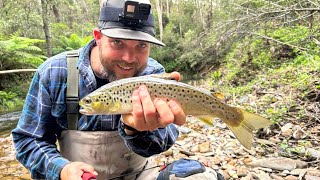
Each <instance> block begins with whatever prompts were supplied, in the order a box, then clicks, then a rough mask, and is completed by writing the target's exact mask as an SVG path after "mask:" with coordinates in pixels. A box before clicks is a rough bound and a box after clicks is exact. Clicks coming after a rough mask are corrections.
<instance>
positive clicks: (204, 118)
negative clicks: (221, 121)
mask: <svg viewBox="0 0 320 180" xmlns="http://www.w3.org/2000/svg"><path fill="white" fill-rule="evenodd" d="M195 117H196V118H198V119H199V120H201V121H202V122H204V123H206V124H208V125H209V126H213V119H214V118H215V117H214V116H211V115H198V116H195Z"/></svg>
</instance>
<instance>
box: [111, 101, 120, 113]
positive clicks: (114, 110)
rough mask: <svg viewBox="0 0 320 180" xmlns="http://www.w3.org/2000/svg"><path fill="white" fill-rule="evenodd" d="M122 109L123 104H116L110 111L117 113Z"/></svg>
mask: <svg viewBox="0 0 320 180" xmlns="http://www.w3.org/2000/svg"><path fill="white" fill-rule="evenodd" d="M120 107H121V104H120V103H119V102H116V103H114V105H113V106H112V107H110V111H112V112H116V111H118V110H119V109H120Z"/></svg>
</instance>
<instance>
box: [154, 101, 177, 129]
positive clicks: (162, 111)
mask: <svg viewBox="0 0 320 180" xmlns="http://www.w3.org/2000/svg"><path fill="white" fill-rule="evenodd" d="M155 106H156V109H157V112H158V114H159V125H160V126H161V127H165V126H167V125H168V124H170V123H173V122H174V115H173V113H172V112H171V110H170V108H169V106H168V104H167V102H165V101H164V100H162V99H158V100H157V101H156V102H155Z"/></svg>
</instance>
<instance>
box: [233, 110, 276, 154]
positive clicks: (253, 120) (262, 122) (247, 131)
mask: <svg viewBox="0 0 320 180" xmlns="http://www.w3.org/2000/svg"><path fill="white" fill-rule="evenodd" d="M235 108H236V107H235ZM236 109H237V110H238V112H241V113H242V115H243V120H242V121H241V123H240V124H239V125H237V126H231V125H228V127H229V129H230V130H231V131H232V132H233V133H234V135H235V136H236V137H237V139H238V140H239V142H240V143H241V144H242V145H243V146H244V147H245V148H247V149H251V144H252V140H253V131H254V130H257V129H260V128H264V127H266V126H268V125H271V124H272V122H271V121H270V120H268V119H266V118H264V117H261V116H259V115H256V114H253V113H250V112H247V111H245V110H242V109H240V108H236Z"/></svg>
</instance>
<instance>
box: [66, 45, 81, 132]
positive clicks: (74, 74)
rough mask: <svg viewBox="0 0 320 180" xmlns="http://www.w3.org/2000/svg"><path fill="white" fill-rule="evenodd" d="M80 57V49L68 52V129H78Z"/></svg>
mask: <svg viewBox="0 0 320 180" xmlns="http://www.w3.org/2000/svg"><path fill="white" fill-rule="evenodd" d="M78 58H79V51H78V50H75V51H70V52H67V65H68V77H67V97H66V103H67V120H68V129H70V130H77V129H78V117H79V95H78V89H79V69H78V67H77V63H78Z"/></svg>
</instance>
